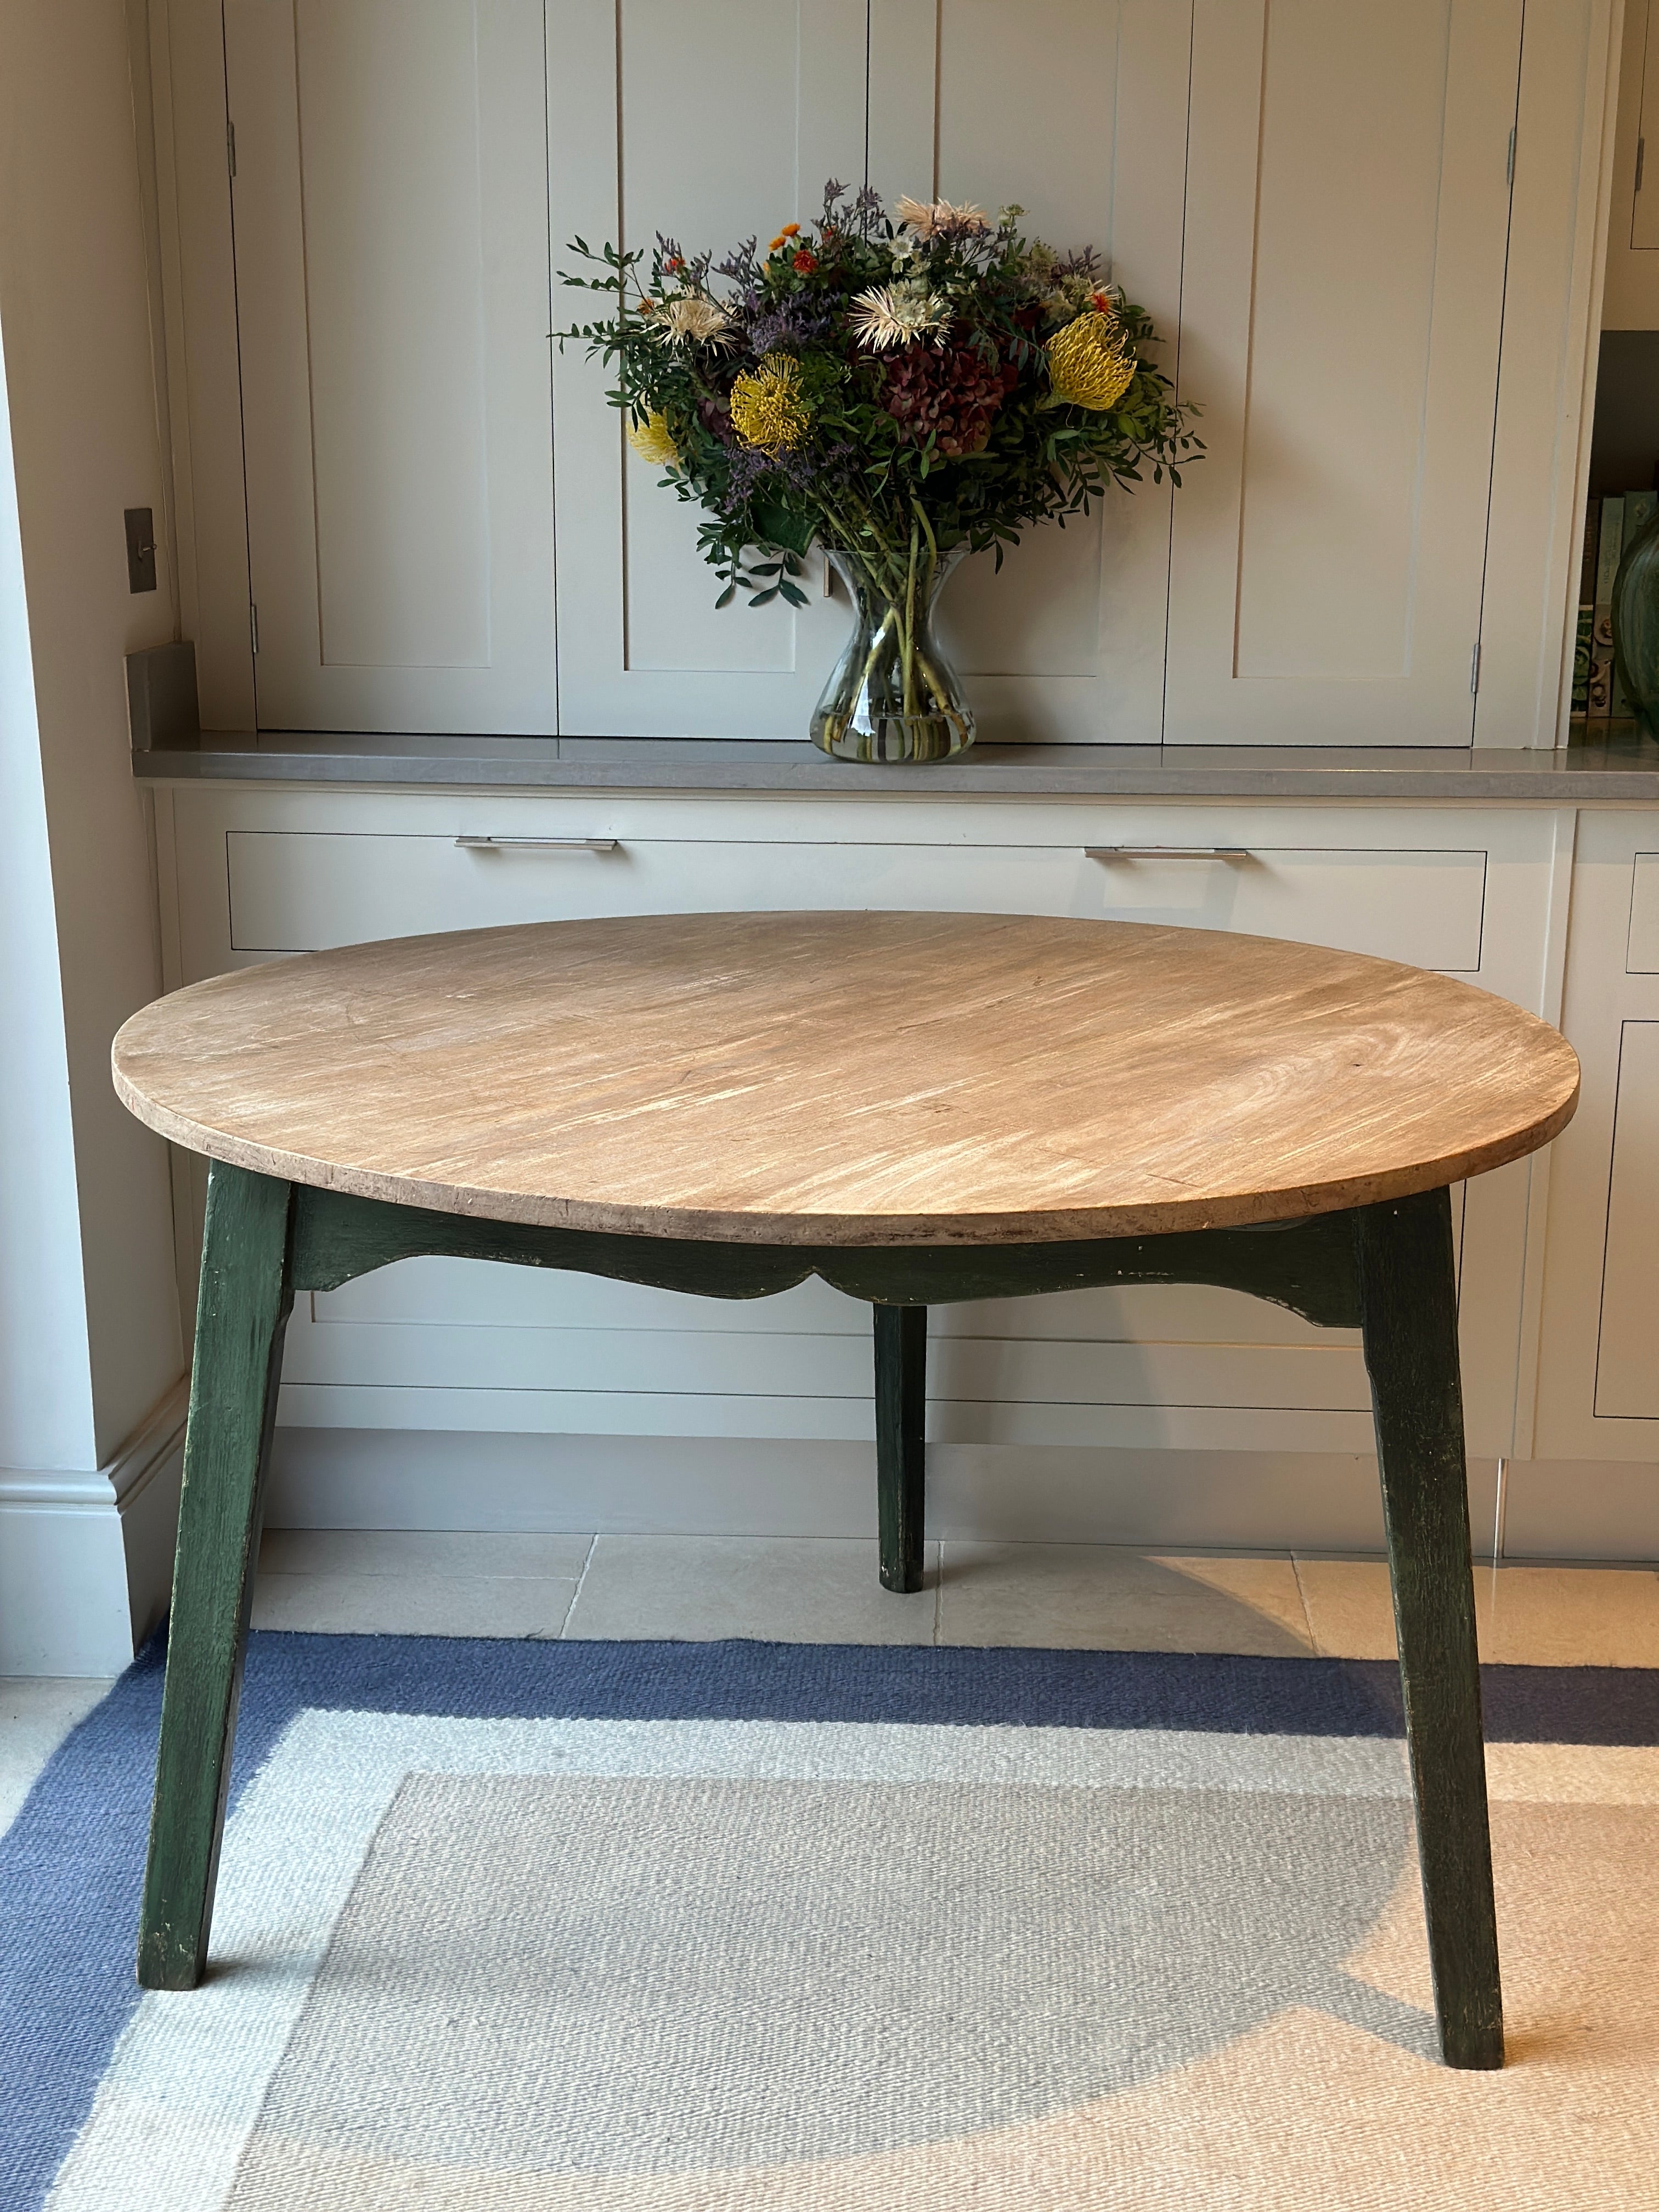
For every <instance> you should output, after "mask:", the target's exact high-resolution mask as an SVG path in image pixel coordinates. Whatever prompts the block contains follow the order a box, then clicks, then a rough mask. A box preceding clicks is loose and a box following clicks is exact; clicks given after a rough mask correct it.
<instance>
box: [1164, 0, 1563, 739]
mask: <svg viewBox="0 0 1659 2212" xmlns="http://www.w3.org/2000/svg"><path fill="white" fill-rule="evenodd" d="M1521 13H1522V11H1521V6H1520V0H1398V4H1395V5H1394V6H1391V7H1388V8H1361V7H1357V6H1340V7H1333V6H1331V5H1330V4H1329V0H1198V6H1197V10H1196V15H1195V23H1194V43H1193V94H1192V99H1193V109H1192V126H1191V137H1190V145H1191V149H1192V150H1191V156H1190V160H1191V166H1190V168H1189V172H1188V222H1187V240H1186V260H1185V266H1184V271H1183V281H1182V355H1181V381H1182V390H1183V392H1187V393H1188V394H1189V395H1190V396H1191V397H1193V398H1201V399H1202V401H1203V402H1204V404H1205V407H1206V418H1205V424H1204V432H1205V436H1206V442H1207V445H1208V448H1209V452H1208V458H1207V459H1206V461H1205V463H1204V464H1203V465H1202V466H1201V467H1199V468H1195V469H1194V470H1193V471H1191V473H1190V476H1189V477H1188V485H1187V489H1185V490H1184V491H1183V492H1182V494H1181V495H1179V496H1178V497H1177V499H1176V502H1175V535H1174V553H1173V568H1172V574H1171V596H1170V665H1169V680H1168V712H1167V720H1166V724H1165V732H1164V734H1165V738H1166V739H1167V740H1169V741H1170V742H1175V743H1194V742H1202V743H1209V744H1261V743H1264V742H1268V741H1271V742H1274V743H1278V744H1286V743H1290V744H1333V743H1341V744H1387V743H1389V741H1390V739H1391V738H1392V739H1393V741H1395V742H1398V741H1399V738H1400V737H1401V734H1402V733H1404V732H1407V731H1408V732H1410V738H1411V742H1412V743H1413V744H1468V742H1469V736H1470V730H1471V726H1472V719H1473V710H1474V701H1473V695H1472V690H1471V683H1470V675H1471V659H1472V654H1473V651H1474V644H1475V641H1476V638H1477V636H1478V635H1479V631H1480V580H1481V568H1482V557H1483V549H1484V545H1485V541H1486V505H1487V495H1488V489H1489V485H1490V480H1491V462H1492V424H1493V417H1494V409H1495V405H1496V398H1497V389H1498V334H1499V325H1500V319H1501V314H1502V307H1503V283H1504V250H1505V242H1506V238H1507V231H1508V214H1509V188H1508V181H1507V173H1506V170H1507V146H1508V137H1509V132H1510V128H1511V126H1512V125H1513V124H1514V122H1515V117H1516V79H1517V70H1518V64H1519V54H1520V36H1521Z"/></svg>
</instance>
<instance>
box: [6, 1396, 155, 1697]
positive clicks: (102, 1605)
mask: <svg viewBox="0 0 1659 2212" xmlns="http://www.w3.org/2000/svg"><path fill="white" fill-rule="evenodd" d="M188 1392H189V1383H188V1380H187V1379H185V1378H181V1379H180V1380H179V1382H178V1383H175V1384H174V1385H173V1388H172V1389H170V1390H169V1391H168V1392H167V1395H166V1396H165V1397H163V1398H162V1399H161V1401H159V1402H158V1403H157V1405H156V1406H155V1407H154V1408H153V1410H152V1411H151V1412H150V1413H149V1415H148V1416H147V1418H146V1419H145V1420H144V1421H143V1424H142V1425H140V1426H139V1428H137V1430H136V1431H134V1433H133V1434H132V1435H131V1437H129V1438H128V1439H127V1441H126V1443H125V1444H123V1445H122V1447H121V1449H120V1450H119V1451H118V1453H117V1454H116V1455H115V1456H114V1458H113V1459H112V1460H111V1461H110V1462H109V1463H108V1464H107V1466H105V1467H101V1468H98V1469H96V1470H95V1471H94V1472H93V1473H91V1474H83V1473H76V1472H73V1471H71V1472H59V1471H57V1470H52V1469H33V1468H0V1674H119V1673H120V1671H121V1669H122V1668H124V1667H125V1665H126V1663H127V1662H128V1661H129V1660H130V1659H131V1656H132V1655H133V1653H134V1651H135V1650H137V1647H138V1645H139V1644H142V1643H143V1639H144V1638H145V1637H146V1636H148V1635H149V1632H150V1630H151V1629H152V1628H154V1627H155V1624H156V1622H157V1621H158V1620H161V1616H162V1614H163V1613H165V1612H166V1610H167V1592H168V1589H169V1588H170V1586H171V1583H172V1577H173V1541H174V1538H175V1536H176V1534H177V1531H178V1526H179V1481H180V1479H181V1476H182V1474H183V1468H184V1446H185V1407H186V1403H187V1400H188Z"/></svg>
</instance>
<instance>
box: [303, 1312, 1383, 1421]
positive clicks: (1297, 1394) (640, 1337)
mask: <svg viewBox="0 0 1659 2212" xmlns="http://www.w3.org/2000/svg"><path fill="white" fill-rule="evenodd" d="M417 1335H418V1346H419V1352H420V1360H419V1369H420V1372H421V1374H422V1377H423V1379H424V1383H425V1387H427V1388H428V1389H480V1390H539V1391H545V1392H548V1393H550V1394H553V1395H556V1394H557V1393H559V1392H562V1391H571V1390H576V1391H591V1390H611V1391H616V1392H618V1393H627V1394H629V1395H635V1396H637V1397H640V1398H647V1397H654V1396H659V1395H663V1394H665V1393H666V1394H670V1395H687V1394H696V1395H701V1394H704V1393H708V1394H712V1395H715V1396H722V1397H731V1398H741V1397H747V1396H756V1397H775V1398H795V1397H813V1398H842V1399H848V1400H850V1401H854V1402H855V1403H856V1404H857V1405H858V1406H859V1407H861V1408H862V1409H863V1412H862V1413H861V1415H860V1418H861V1419H865V1420H866V1422H867V1419H868V1401H869V1400H870V1398H871V1396H872V1392H873V1389H874V1370H873V1368H872V1364H871V1342H870V1338H869V1334H868V1330H867V1322H866V1331H865V1332H864V1333H863V1334H860V1335H857V1336H854V1335H850V1334H837V1335H826V1336H819V1335H812V1336H806V1335H799V1334H793V1333H786V1332H785V1331H783V1330H781V1329H771V1330H765V1331H750V1330H737V1329H726V1330H714V1329H707V1328H693V1327H687V1328H678V1329H672V1330H665V1329H654V1330H647V1331H644V1332H640V1331H636V1330H632V1329H625V1328H624V1329H599V1328H560V1329H538V1328H492V1329H477V1328H459V1329H456V1328H445V1327H443V1326H441V1325H438V1324H433V1323H428V1324H427V1325H425V1326H424V1327H422V1328H420V1329H419V1330H418V1332H417ZM409 1353H410V1339H409V1337H408V1335H407V1334H406V1333H405V1332H404V1331H401V1330H398V1329H389V1328H383V1327H379V1326H376V1325H374V1324H368V1325H363V1324H358V1323H353V1322H338V1323H336V1324H334V1325H333V1326H331V1327H330V1328H316V1329H310V1330H300V1331H296V1332H295V1337H294V1340H293V1341H292V1343H291V1344H290V1346H289V1352H288V1356H287V1360H286V1364H285V1365H284V1368H283V1374H284V1376H286V1378H287V1379H288V1381H289V1382H290V1383H317V1384H336V1385H340V1384H346V1385H361V1386H365V1387H368V1386H374V1385H384V1384H387V1383H393V1384H396V1383H404V1382H406V1380H407V1378H408V1375H409V1371H410V1369H409ZM928 1395H929V1396H930V1398H932V1399H933V1400H934V1401H938V1402H939V1403H947V1402H948V1403H953V1404H957V1405H962V1406H973V1405H981V1404H1004V1403H1006V1404H1016V1405H1026V1404H1032V1405H1040V1406H1062V1405H1064V1406H1139V1407H1158V1406H1165V1405H1179V1406H1203V1405H1212V1406H1222V1407H1226V1406H1237V1405H1255V1406H1262V1407H1267V1406H1285V1407H1308V1408H1309V1409H1310V1410H1312V1411H1316V1412H1353V1413H1358V1412H1364V1411H1365V1409H1366V1408H1367V1407H1369V1406H1370V1397H1369V1395H1368V1394H1367V1389H1366V1383H1365V1376H1364V1364H1363V1362H1362V1361H1361V1359H1360V1358H1359V1355H1358V1352H1357V1351H1356V1350H1354V1349H1352V1347H1351V1346H1348V1345H1346V1344H1343V1343H1340V1342H1338V1343H1336V1344H1334V1345H1332V1346H1325V1345H1320V1344H1301V1345H1294V1346H1291V1345H1286V1346H1275V1347H1273V1350H1272V1352H1271V1353H1269V1352H1267V1351H1266V1350H1265V1349H1264V1348H1263V1347H1262V1346H1256V1345H1246V1346H1233V1345H1206V1346H1189V1345H1179V1344H1176V1345H1170V1344H1154V1343H1142V1344H1099V1343H1085V1344H1075V1343H1068V1342H1066V1341H1065V1340H1063V1339H1061V1338H1060V1337H1059V1336H1058V1335H1056V1336H1053V1337H1050V1338H1048V1339H1047V1340H1034V1339H1030V1338H1028V1339H1025V1340H1023V1341H1021V1340H1015V1341H1012V1342H1010V1341H1007V1340H1003V1339H1000V1338H997V1337H987V1336H977V1335H974V1336H970V1335H966V1334H961V1335H958V1334H940V1335H939V1337H937V1338H936V1340H934V1342H933V1344H932V1345H931V1346H930V1347H929V1358H928ZM858 1432H859V1433H860V1434H862V1433H863V1431H862V1429H860V1431H858Z"/></svg>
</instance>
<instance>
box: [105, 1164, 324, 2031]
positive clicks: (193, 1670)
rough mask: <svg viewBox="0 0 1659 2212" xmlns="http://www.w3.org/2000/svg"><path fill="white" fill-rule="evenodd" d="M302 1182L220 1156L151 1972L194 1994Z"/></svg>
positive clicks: (210, 1222)
mask: <svg viewBox="0 0 1659 2212" xmlns="http://www.w3.org/2000/svg"><path fill="white" fill-rule="evenodd" d="M291 1196H292V1193H291V1187H290V1186H289V1184H288V1183H285V1182H272V1181H271V1180H270V1178H269V1177H267V1176H257V1175H249V1174H248V1173H246V1171H245V1170H243V1169H240V1168H232V1167H226V1166H224V1165H223V1164H222V1163H221V1162H219V1161H215V1163H214V1164H213V1168H212V1171H211V1173H210V1176H209V1178H208V1200H207V1235H206V1238H205V1241H204V1246H203V1251H202V1287H201V1297H200V1300H199V1302H198V1304H197V1317H196V1361H195V1367H194V1370H193V1372H192V1375H191V1390H190V1423H189V1426H188V1428H187V1430H186V1431H185V1486H184V1495H183V1498H182V1500H181V1503H180V1505H179V1552H178V1559H177V1561H176V1564H175V1565H174V1568H173V1613H172V1620H171V1625H170V1627H169V1629H168V1632H167V1686H166V1689H165V1691H164V1692H163V1693H162V1699H161V1754H160V1757H159V1759H158V1760H157V1762H156V1770H155V1810H154V1812H153V1813H152V1814H151V1818H150V1830H149V1863H148V1865H147V1866H146V1868H145V1870H144V1901H143V1911H142V1914H141V1917H140V1919H139V1924H138V1979H139V1980H140V1982H142V1983H143V1985H144V1987H145V1988H146V1989H150V1990H192V1989H194V1988H195V1987H196V1985H197V1983H198V1982H199V1981H200V1980H201V1978H202V1973H203V1969H204V1966H205V1965H206V1963H207V1943H208V1925H209V1923H210V1919H211V1917H212V1913H213V1887H214V1881H215V1878H216V1875H217V1873H218V1869H219V1839H220V1837H221V1835H222V1832H223V1829H224V1820H225V1792H226V1789H227V1787H228V1782H229V1778H230V1748H231V1741H232V1739H233V1737H234V1735H235V1730H236V1703H237V1699H238V1696H239V1694H240V1689H241V1679H242V1653H243V1649H244V1646H245V1644H246V1640H247V1622H248V1611H249V1607H250V1606H251V1604H252V1596H253V1567H254V1553H255V1551H256V1548H257V1547H258V1541H259V1512H260V1506H261V1503H262V1498H261V1493H262V1491H263V1487H264V1474H265V1468H266V1466H267V1464H268V1462H269V1460H270V1432H271V1428H272V1425H273V1424H274V1422H275V1419H276V1384H277V1380H278V1377H279V1376H280V1374H281V1372H282V1364H283V1328H284V1326H285V1324H286V1322H287V1320H288V1314H289V1306H290V1305H291V1304H292V1303H293V1292H292V1290H291V1288H290V1286H289V1261H288V1245H289V1212H290V1202H291Z"/></svg>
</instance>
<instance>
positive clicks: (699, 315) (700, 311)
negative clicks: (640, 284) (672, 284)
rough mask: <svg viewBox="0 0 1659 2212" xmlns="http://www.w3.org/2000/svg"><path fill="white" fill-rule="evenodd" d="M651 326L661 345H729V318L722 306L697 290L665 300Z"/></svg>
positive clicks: (730, 325)
mask: <svg viewBox="0 0 1659 2212" xmlns="http://www.w3.org/2000/svg"><path fill="white" fill-rule="evenodd" d="M652 328H653V331H654V332H655V334H656V336H657V337H659V338H660V339H661V340H662V342H663V343H664V344H665V345H672V344H675V343H678V344H681V345H713V346H729V345H730V344H731V343H732V337H731V331H732V324H731V319H730V317H729V316H728V315H727V314H726V310H725V308H724V307H718V306H716V304H715V302H714V301H713V300H710V299H708V298H706V297H705V296H704V295H703V294H702V293H701V292H688V293H687V294H685V295H684V297H683V298H681V299H678V300H665V301H664V302H663V304H662V306H661V307H659V309H658V310H657V313H656V318H655V319H654V321H653V325H652Z"/></svg>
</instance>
